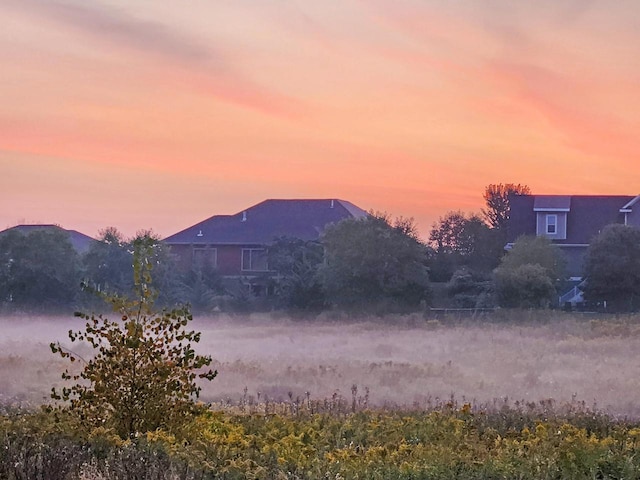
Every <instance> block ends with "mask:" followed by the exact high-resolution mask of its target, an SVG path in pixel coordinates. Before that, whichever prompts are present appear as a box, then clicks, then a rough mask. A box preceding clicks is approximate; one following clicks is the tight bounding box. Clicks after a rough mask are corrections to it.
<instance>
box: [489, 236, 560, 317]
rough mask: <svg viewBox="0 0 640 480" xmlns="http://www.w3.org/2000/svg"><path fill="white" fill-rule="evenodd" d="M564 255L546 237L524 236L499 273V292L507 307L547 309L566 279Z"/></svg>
mask: <svg viewBox="0 0 640 480" xmlns="http://www.w3.org/2000/svg"><path fill="white" fill-rule="evenodd" d="M565 267H566V262H565V260H564V257H563V255H562V252H560V250H559V249H558V247H556V246H555V245H553V244H552V243H551V241H550V240H549V239H547V238H544V237H535V236H523V237H520V238H518V239H517V240H516V242H515V243H514V245H513V248H512V249H511V250H510V251H509V252H508V253H507V254H506V255H505V256H504V257H503V258H502V261H501V263H500V266H499V267H498V268H496V270H495V291H496V296H497V299H498V302H499V304H500V305H502V306H505V307H523V308H532V307H547V306H549V305H551V304H552V303H553V302H554V300H555V295H556V286H557V285H559V283H560V282H561V281H562V280H563V279H564V277H565Z"/></svg>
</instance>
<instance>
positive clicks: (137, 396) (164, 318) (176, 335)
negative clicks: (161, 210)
mask: <svg viewBox="0 0 640 480" xmlns="http://www.w3.org/2000/svg"><path fill="white" fill-rule="evenodd" d="M132 246H133V266H134V269H133V270H134V273H133V277H134V298H133V299H127V298H124V297H122V296H119V295H106V294H102V296H103V297H104V298H105V300H107V301H108V302H109V303H110V304H111V305H112V307H113V310H114V311H115V312H118V314H119V315H120V316H121V320H119V321H118V320H116V321H110V320H108V319H107V318H105V317H103V316H102V315H95V314H92V315H88V314H84V313H76V316H77V317H80V318H82V319H83V320H86V321H87V323H86V325H85V329H84V330H81V331H77V332H74V331H69V339H70V340H71V341H72V342H76V341H86V342H88V343H89V344H90V345H91V347H93V348H94V349H95V350H96V351H97V353H96V355H95V356H94V357H93V358H91V359H88V360H84V359H82V358H81V357H80V356H79V355H77V354H76V353H74V352H73V351H71V350H69V349H68V348H66V347H64V346H62V345H61V344H60V343H52V344H51V350H52V351H53V353H56V354H59V355H60V356H61V357H62V358H66V359H68V360H70V361H71V362H75V361H76V360H80V361H81V362H82V363H84V365H83V368H82V370H81V372H80V373H70V372H69V370H68V369H67V370H65V372H64V373H63V374H62V378H63V379H65V380H73V381H79V383H77V384H75V385H73V386H71V387H69V388H67V387H63V388H62V390H61V391H58V390H56V389H55V388H53V389H52V393H51V396H52V398H53V399H56V400H65V401H70V405H69V406H67V407H66V408H67V409H68V410H70V411H71V412H73V413H76V414H77V415H78V416H79V418H80V419H81V420H82V422H83V423H84V424H85V425H86V426H87V427H89V428H92V427H98V426H102V427H107V428H112V429H113V430H114V431H115V433H116V434H118V435H119V436H120V437H122V438H132V437H134V436H135V435H136V434H138V433H142V432H147V431H151V430H156V429H158V428H162V429H166V430H168V431H171V432H174V433H177V432H179V431H180V429H181V427H182V426H183V425H184V424H185V422H187V421H188V420H189V418H191V417H192V416H194V415H196V414H198V413H200V412H202V411H203V410H204V409H205V407H204V406H203V405H201V404H197V403H196V402H195V399H197V397H198V396H199V393H200V390H201V388H200V387H199V386H198V385H197V384H196V378H203V379H206V380H213V378H214V377H215V376H216V374H217V372H216V371H212V370H210V369H209V370H206V371H203V372H200V373H198V372H199V371H200V369H202V368H204V367H207V366H209V365H210V364H211V357H209V356H201V355H196V353H195V351H194V349H193V347H192V342H193V343H197V342H198V341H199V340H200V333H198V332H195V331H189V330H187V329H186V327H187V325H188V323H189V321H190V320H191V319H192V316H191V314H190V312H189V310H188V308H186V307H183V308H178V309H174V310H171V311H166V310H165V311H162V312H155V311H154V310H153V301H154V299H155V296H156V294H155V292H154V290H153V289H152V286H151V282H152V280H151V270H152V268H153V262H151V261H150V259H152V258H154V248H155V247H156V246H157V241H156V239H154V238H152V237H149V236H145V237H139V238H137V239H136V240H134V241H133V245H132Z"/></svg>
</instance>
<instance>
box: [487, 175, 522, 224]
mask: <svg viewBox="0 0 640 480" xmlns="http://www.w3.org/2000/svg"><path fill="white" fill-rule="evenodd" d="M512 195H531V189H530V188H529V187H528V186H527V185H520V184H519V183H518V184H517V185H516V184H514V183H505V184H502V183H499V184H491V185H488V186H487V188H485V191H484V194H483V196H482V198H484V201H485V204H486V206H487V208H486V209H483V210H482V214H483V215H484V218H485V219H486V221H487V223H488V224H489V225H490V226H491V228H493V229H495V230H499V231H501V232H506V228H507V223H508V222H509V216H510V214H511V205H510V201H509V197H511V196H512Z"/></svg>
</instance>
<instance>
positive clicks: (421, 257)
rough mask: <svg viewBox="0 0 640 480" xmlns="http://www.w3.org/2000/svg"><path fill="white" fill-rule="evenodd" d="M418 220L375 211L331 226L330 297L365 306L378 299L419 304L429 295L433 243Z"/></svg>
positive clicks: (326, 238)
mask: <svg viewBox="0 0 640 480" xmlns="http://www.w3.org/2000/svg"><path fill="white" fill-rule="evenodd" d="M411 232H415V228H414V227H413V226H412V222H411V221H408V220H405V219H399V220H397V221H396V222H395V223H392V222H391V221H390V219H389V218H388V216H386V215H384V214H383V215H381V214H371V215H369V216H368V217H366V218H361V219H346V220H342V221H341V222H339V223H337V224H335V225H330V226H328V227H327V228H326V230H325V232H324V234H323V236H322V239H321V240H322V244H323V246H324V248H325V254H326V257H325V264H324V265H322V267H321V269H320V276H321V278H322V282H323V285H324V287H325V290H326V292H327V299H328V301H330V302H333V303H336V304H338V305H342V306H356V305H358V306H365V305H372V304H376V303H378V302H387V303H388V302H389V301H391V303H394V302H397V303H404V304H418V303H419V302H420V301H421V300H426V299H427V297H428V294H429V276H428V270H427V267H426V265H425V261H426V256H427V247H426V246H425V245H423V244H422V243H421V242H419V241H418V240H417V239H416V238H415V237H414V236H413V235H412V233H411Z"/></svg>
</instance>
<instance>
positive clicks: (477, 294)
mask: <svg viewBox="0 0 640 480" xmlns="http://www.w3.org/2000/svg"><path fill="white" fill-rule="evenodd" d="M447 293H448V295H449V296H450V297H452V298H453V299H454V301H455V303H456V306H458V307H460V308H488V307H491V306H492V300H493V299H492V285H491V282H490V281H488V279H487V278H485V277H484V276H480V275H478V274H476V273H474V272H473V271H472V270H469V269H468V268H464V267H463V268H460V269H458V270H456V271H455V272H454V273H453V275H452V277H451V280H449V283H448V285H447Z"/></svg>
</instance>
